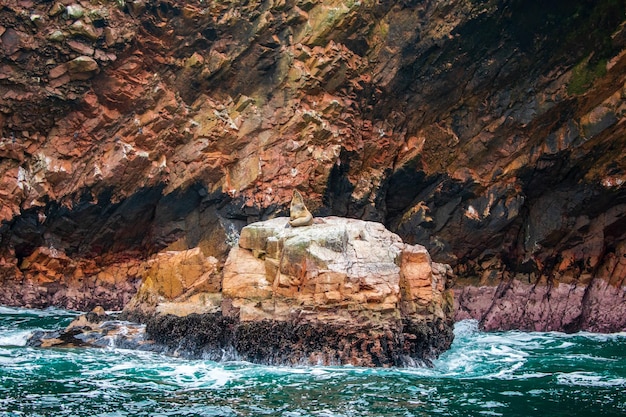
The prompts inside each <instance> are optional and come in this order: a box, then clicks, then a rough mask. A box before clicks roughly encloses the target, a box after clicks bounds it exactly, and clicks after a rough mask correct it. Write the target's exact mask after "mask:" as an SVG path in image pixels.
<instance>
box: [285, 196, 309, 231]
mask: <svg viewBox="0 0 626 417" xmlns="http://www.w3.org/2000/svg"><path fill="white" fill-rule="evenodd" d="M289 224H290V225H291V227H299V226H310V225H312V224H313V215H312V214H311V212H310V211H309V210H308V209H307V208H306V206H305V205H304V200H303V199H302V195H301V194H300V193H299V192H298V190H293V197H292V198H291V207H290V208H289Z"/></svg>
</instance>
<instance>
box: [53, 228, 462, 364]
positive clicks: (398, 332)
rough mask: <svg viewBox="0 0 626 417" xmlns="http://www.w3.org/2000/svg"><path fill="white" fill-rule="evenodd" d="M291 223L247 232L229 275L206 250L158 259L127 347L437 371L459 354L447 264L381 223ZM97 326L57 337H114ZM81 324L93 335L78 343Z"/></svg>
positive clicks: (136, 308)
mask: <svg viewBox="0 0 626 417" xmlns="http://www.w3.org/2000/svg"><path fill="white" fill-rule="evenodd" d="M289 221H290V220H289V218H287V217H279V218H274V219H271V220H267V221H262V222H257V223H252V224H250V225H248V226H246V227H244V228H243V230H242V231H241V235H240V238H239V243H238V245H237V246H236V247H233V248H232V249H231V251H230V253H229V256H228V259H227V260H226V263H225V265H224V268H223V271H222V274H221V275H219V274H218V273H217V272H216V268H215V262H214V260H212V259H211V258H209V257H205V256H203V255H202V253H201V252H200V251H199V250H197V249H196V250H191V251H189V250H187V251H179V252H174V251H172V252H170V253H168V254H162V255H160V256H159V257H158V258H156V259H155V260H154V262H153V264H152V266H151V268H148V270H147V273H146V275H145V276H144V280H143V283H142V286H141V288H140V289H139V291H138V293H137V295H136V296H135V298H134V299H133V300H132V301H131V302H130V303H129V304H128V305H127V307H126V309H125V311H124V312H123V314H122V317H121V318H124V319H135V320H138V321H143V322H145V324H146V330H145V331H146V334H145V337H144V335H142V334H139V335H138V334H137V333H136V332H135V333H133V334H132V335H131V338H132V339H137V338H138V339H139V342H137V341H136V340H135V341H133V340H130V341H129V340H123V341H122V342H123V343H124V344H125V346H136V347H138V348H140V349H141V348H149V349H150V350H160V351H165V352H168V353H171V354H176V355H180V356H185V357H204V358H211V359H224V358H229V359H243V360H249V361H253V362H259V363H271V364H352V365H357V366H410V365H423V364H429V363H430V360H431V359H433V358H436V357H437V356H438V355H439V354H440V353H441V352H443V351H445V350H446V349H448V348H449V347H450V344H451V343H452V339H453V333H452V324H453V320H452V314H453V299H452V294H451V292H450V290H447V289H446V282H447V278H448V277H449V276H450V274H451V268H450V267H449V266H448V265H444V264H439V263H435V262H432V261H431V258H430V256H429V254H428V252H427V251H426V249H425V248H424V247H422V246H419V245H408V244H405V243H403V242H402V240H401V239H400V238H399V237H398V236H397V235H396V234H394V233H392V232H390V231H388V230H387V229H386V228H385V227H384V226H383V225H382V224H380V223H374V222H366V221H362V220H354V219H346V218H339V217H325V218H318V219H316V221H315V223H314V224H313V225H311V226H308V227H307V226H303V227H297V228H294V227H289V225H288V223H289ZM216 276H221V282H219V281H217V280H216ZM90 314H91V313H90ZM83 321H85V320H83ZM88 321H89V320H88ZM92 322H93V320H91V321H89V323H87V324H85V323H83V322H82V321H81V320H80V319H79V320H77V321H76V322H75V323H74V324H73V325H71V326H70V327H69V328H68V329H67V332H69V333H68V335H65V336H64V335H53V337H52V339H54V340H59V339H60V340H63V341H67V340H80V341H82V342H84V343H88V341H89V340H96V341H98V340H101V339H102V338H98V337H95V336H94V334H97V333H98V332H100V333H102V332H105V333H106V332H111V328H110V327H111V325H110V324H109V323H110V320H109V321H107V326H105V328H104V330H102V331H100V330H98V329H99V327H98V323H99V322H98V323H96V324H95V325H94V324H92ZM121 323H123V325H124V326H128V324H126V323H124V322H121ZM81 326H82V328H84V329H85V331H86V332H87V333H88V334H89V335H90V336H89V337H87V336H80V337H79V336H77V333H79V331H78V330H77V329H80V328H81ZM98 343H100V342H98ZM98 343H95V344H94V345H95V346H99V344H98Z"/></svg>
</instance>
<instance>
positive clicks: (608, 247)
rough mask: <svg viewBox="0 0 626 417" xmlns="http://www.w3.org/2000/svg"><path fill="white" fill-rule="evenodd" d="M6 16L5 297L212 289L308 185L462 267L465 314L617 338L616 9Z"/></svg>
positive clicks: (58, 301)
mask: <svg viewBox="0 0 626 417" xmlns="http://www.w3.org/2000/svg"><path fill="white" fill-rule="evenodd" d="M0 7H1V8H2V12H1V13H0V50H1V51H2V53H1V54H0V130H1V134H2V138H1V140H0V158H1V159H0V173H1V176H0V205H1V207H0V219H1V220H2V223H1V226H0V239H1V241H0V279H1V280H2V287H3V291H2V293H1V294H0V302H2V303H9V304H14V305H29V306H43V305H50V304H55V305H62V306H66V307H71V308H80V309H86V308H90V307H92V306H94V305H97V304H103V305H105V306H106V307H109V308H121V306H123V305H124V304H126V303H127V302H128V301H129V300H130V298H131V297H132V295H133V294H134V292H135V291H136V288H137V286H138V284H139V282H140V281H141V279H142V278H143V277H145V276H146V274H148V271H149V270H150V268H152V266H151V265H153V264H154V262H155V259H157V258H159V257H160V256H169V255H167V252H168V251H184V250H196V251H198V252H199V253H201V255H202V256H201V257H202V258H203V261H202V262H201V263H202V264H203V265H204V266H202V268H206V271H214V272H213V273H214V274H218V275H219V274H220V273H221V270H222V268H223V265H224V262H225V261H226V254H227V252H228V248H229V246H228V244H227V242H228V241H229V240H232V239H234V238H235V237H236V235H237V233H238V231H239V230H241V228H242V227H243V226H244V225H245V224H247V223H250V222H252V221H256V220H260V219H266V218H270V217H273V216H276V215H281V214H284V213H285V210H286V208H287V204H288V202H289V199H290V194H291V190H292V189H294V188H298V189H299V190H300V191H301V192H302V194H303V195H304V196H305V198H306V202H307V205H308V206H309V208H310V209H311V211H312V212H313V214H315V215H340V216H344V217H352V218H360V219H364V220H376V221H379V222H382V223H384V224H385V225H386V226H387V227H388V228H389V229H390V230H392V231H394V232H396V233H398V234H399V235H400V236H401V237H402V239H403V240H404V241H406V242H408V243H419V244H422V245H425V246H426V247H427V248H428V250H429V252H430V253H431V254H432V256H433V258H434V259H435V260H436V261H439V262H445V263H449V264H450V265H452V266H453V268H454V270H455V272H456V274H457V275H458V276H459V279H458V280H457V282H456V285H455V292H456V295H457V297H456V299H457V304H458V306H457V310H458V317H459V318H462V317H475V318H478V319H481V320H482V323H483V325H484V326H485V327H486V328H490V329H494V328H522V329H561V330H571V331H574V330H577V329H580V328H585V329H590V330H599V331H611V330H618V329H623V328H624V327H626V318H625V317H626V314H624V311H623V309H624V305H625V304H626V303H624V300H625V299H626V295H625V294H626V291H625V285H626V283H625V282H624V280H625V279H626V273H625V272H624V271H625V269H624V268H625V266H626V257H625V256H626V243H625V241H626V240H625V234H626V217H625V213H626V186H625V185H624V181H625V179H626V159H625V155H626V154H625V152H624V149H625V146H624V145H625V140H626V134H625V132H624V126H625V123H624V109H625V108H626V107H625V97H626V90H625V89H624V85H625V76H626V54H625V53H624V52H623V51H624V48H625V46H626V29H625V27H624V21H625V18H624V16H625V10H626V5H625V2H624V1H623V0H600V1H587V0H575V1H567V2H566V1H553V2H537V1H521V0H500V1H496V0H493V1H492V0H484V1H471V0H445V1H444V0H432V1H428V0H427V1H420V2H418V1H380V2H379V1H369V0H362V1H351V0H345V1H341V0H333V1H323V2H322V1H317V0H276V1H273V0H267V1H261V0H258V1H248V2H230V1H211V2H209V1H202V0H198V1H182V0H127V1H119V0H117V1H105V0H101V1H86V0H83V1H71V0H59V1H57V2H48V1H37V0H16V1H12V2H3V3H2V5H1V6H0ZM207 273H208V274H209V275H211V272H207ZM210 281H211V280H210V279H209V280H208V282H210ZM207 285H209V284H207ZM620 309H621V310H620Z"/></svg>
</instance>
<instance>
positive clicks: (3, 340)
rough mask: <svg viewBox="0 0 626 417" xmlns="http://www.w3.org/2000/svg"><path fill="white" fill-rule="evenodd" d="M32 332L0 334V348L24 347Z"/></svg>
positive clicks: (20, 331)
mask: <svg viewBox="0 0 626 417" xmlns="http://www.w3.org/2000/svg"><path fill="white" fill-rule="evenodd" d="M32 334H33V332H32V331H31V330H13V331H8V332H3V333H2V334H0V346H26V342H27V341H28V338H29V337H30V335H32Z"/></svg>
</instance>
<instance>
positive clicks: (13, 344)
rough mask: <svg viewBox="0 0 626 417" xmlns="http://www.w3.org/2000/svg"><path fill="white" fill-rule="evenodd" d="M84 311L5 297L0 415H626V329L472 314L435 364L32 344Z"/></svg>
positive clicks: (0, 320)
mask: <svg viewBox="0 0 626 417" xmlns="http://www.w3.org/2000/svg"><path fill="white" fill-rule="evenodd" d="M75 315H76V314H75V313H72V312H68V311H63V310H25V309H15V308H6V307H0V381H1V383H0V416H2V417H6V416H111V417H113V416H284V417H303V416H333V417H334V416H626V333H619V334H610V335H599V334H591V333H577V334H571V335H568V334H563V333H536V332H535V333H524V332H498V333H484V332H481V331H479V330H478V329H477V325H476V323H475V322H473V321H463V322H460V323H457V325H456V328H455V334H456V339H455V341H454V344H453V346H452V349H451V350H449V351H448V352H446V353H445V354H444V355H442V356H441V358H440V359H438V360H437V361H435V367H434V368H431V369H426V368H415V369H366V368H354V367H296V368H289V367H276V366H261V365H255V364H250V363H245V362H227V363H218V362H212V361H203V360H183V359H178V358H173V357H167V356H163V355H159V354H153V353H148V352H137V351H128V350H121V349H116V348H115V347H111V348H107V349H92V348H89V349H80V348H76V349H39V348H30V347H26V346H25V344H26V339H27V337H28V336H29V335H30V334H31V333H32V331H34V330H37V329H55V328H61V327H64V326H66V325H67V324H68V323H69V322H70V321H71V320H72V318H73V317H74V316H75Z"/></svg>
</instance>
